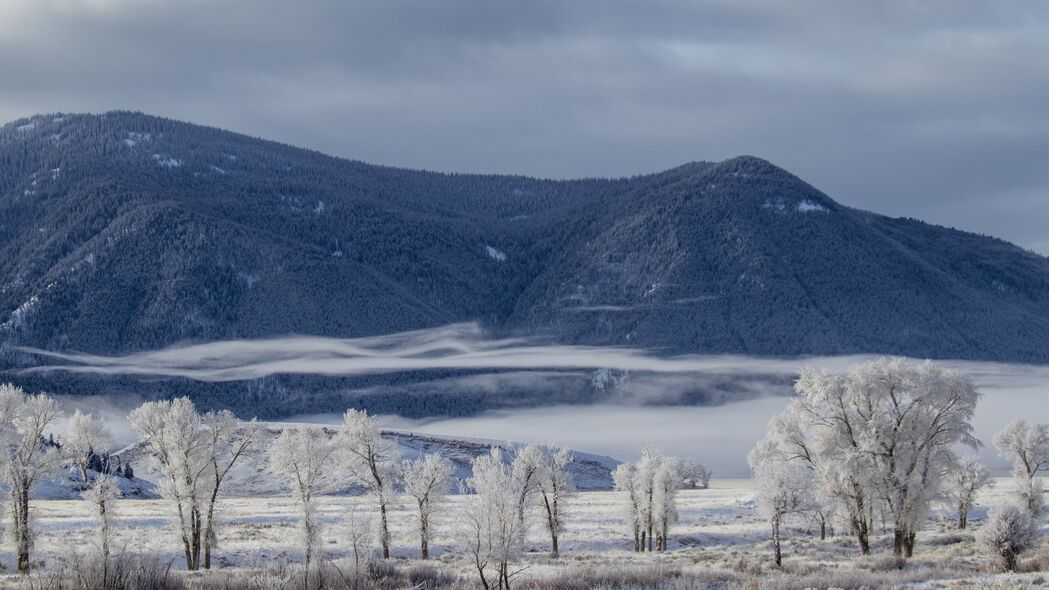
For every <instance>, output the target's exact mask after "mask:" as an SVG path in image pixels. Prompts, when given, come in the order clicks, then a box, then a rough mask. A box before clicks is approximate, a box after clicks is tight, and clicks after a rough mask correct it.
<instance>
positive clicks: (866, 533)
mask: <svg viewBox="0 0 1049 590" xmlns="http://www.w3.org/2000/svg"><path fill="white" fill-rule="evenodd" d="M853 526H854V527H855V528H856V541H857V542H858V543H859V545H860V553H862V554H863V555H870V554H871V541H870V528H869V525H868V524H867V522H866V521H864V520H859V521H856V522H854V523H853Z"/></svg>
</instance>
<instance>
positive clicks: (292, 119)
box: [0, 0, 1049, 254]
mask: <svg viewBox="0 0 1049 590" xmlns="http://www.w3.org/2000/svg"><path fill="white" fill-rule="evenodd" d="M1047 56H1049V2H1042V1H1039V0H1029V1H1026V2H1009V1H1001V0H996V1H994V2H964V1H961V0H954V1H948V2H942V3H941V2H934V1H925V2H911V1H906V2H904V1H899V2H866V1H865V2H854V3H850V2H844V1H831V0H828V1H826V2H805V1H792V2H781V1H768V2H757V1H740V0H725V1H723V2H697V1H694V0H693V1H685V0H682V1H659V0H646V1H644V2H619V1H615V0H600V1H598V0H594V1H588V0H570V1H569V0H563V1H548V0H529V1H526V2H519V1H505V2H504V1H498V0H476V1H461V2H441V1H436V0H419V1H417V2H402V1H400V0H377V1H375V2H370V3H363V2H356V1H351V0H296V1H289V0H0V119H2V120H4V121H8V120H13V119H16V118H19V117H22V116H26V115H30V114H34V113H39V112H54V111H66V112H81V111H90V112H99V111H105V110H112V109H134V110H141V111H145V112H148V113H151V114H157V115H164V116H169V117H174V118H178V119H184V120H189V121H193V122H197V123H205V124H209V125H216V126H219V127H224V128H228V129H231V130H234V131H239V132H244V133H249V134H252V135H258V136H262V137H266V138H269V139H276V140H279V141H283V142H287V143H292V144H295V145H299V146H304V147H310V148H315V149H319V150H322V151H325V152H328V153H331V154H334V155H339V156H346V157H352V158H357V159H362V160H365V161H370V162H375V163H382V164H391V165H398V166H408V167H421V168H429V169H437V170H447V171H476V172H512V173H523V174H530V175H540V176H551V177H577V176H622V175H628V174H634V173H639V172H651V171H657V170H661V169H665V168H670V167H672V166H675V165H678V164H681V163H684V162H688V161H694V160H720V159H724V158H727V157H731V156H734V155H739V154H752V155H756V156H760V157H763V158H766V159H768V160H771V161H773V162H774V163H776V164H778V165H780V166H783V167H784V168H787V169H788V170H790V171H792V172H794V173H796V174H798V175H799V176H801V177H802V178H804V179H806V180H808V181H809V182H811V183H812V184H814V185H816V186H817V187H818V188H820V189H822V190H824V191H825V192H827V193H828V194H830V195H831V196H832V197H834V198H835V199H837V200H838V201H840V202H843V203H846V204H848V205H853V206H858V207H862V208H865V209H871V210H874V211H878V212H881V213H886V214H890V215H907V216H913V217H919V218H922V219H925V220H928V221H932V222H935V223H940V224H944V225H952V226H955V227H960V228H964V229H969V230H974V231H978V232H981V233H987V234H993V235H998V236H1001V237H1004V238H1007V239H1009V240H1011V241H1014V242H1016V243H1018V244H1020V245H1022V246H1025V247H1028V248H1032V249H1035V250H1038V251H1040V252H1042V253H1047V254H1049V57H1047Z"/></svg>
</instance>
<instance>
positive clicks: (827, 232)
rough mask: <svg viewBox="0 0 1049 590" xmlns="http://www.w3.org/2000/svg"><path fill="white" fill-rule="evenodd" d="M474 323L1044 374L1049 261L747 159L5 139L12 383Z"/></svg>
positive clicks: (111, 138) (164, 127) (177, 131)
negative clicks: (462, 168) (165, 353)
mask: <svg viewBox="0 0 1049 590" xmlns="http://www.w3.org/2000/svg"><path fill="white" fill-rule="evenodd" d="M348 132H352V130H348ZM871 173H872V174H875V173H879V172H876V171H874V170H872V172H871ZM463 321H479V322H481V323H482V325H484V326H485V327H486V328H487V329H489V330H490V331H491V332H492V334H494V335H538V336H541V337H543V338H545V339H548V340H552V341H557V342H562V343H575V344H591V345H629V346H632V347H640V348H649V349H652V350H655V351H657V352H658V353H661V354H684V353H737V354H748V355H761V356H767V355H773V356H793V355H805V354H844V353H864V352H873V353H895V354H903V355H909V356H915V357H931V358H959V359H983V360H1000V361H1032V362H1044V361H1049V259H1046V258H1045V257H1042V256H1039V255H1036V254H1033V253H1031V252H1027V251H1024V250H1022V249H1021V248H1018V247H1016V246H1014V245H1011V244H1009V243H1006V242H1003V241H1001V240H997V239H994V238H989V237H984V236H978V235H974V234H969V233H965V232H960V231H956V230H951V229H945V228H942V227H937V226H933V225H928V224H925V223H922V222H919V221H914V220H905V219H890V218H886V217H883V216H880V215H876V214H873V213H867V212H864V211H858V210H855V209H850V208H847V207H843V206H841V205H839V204H838V203H836V202H834V201H833V200H832V199H830V198H829V197H828V196H827V195H825V194H823V193H821V192H820V191H818V190H817V189H815V188H813V187H812V186H810V185H808V184H806V183H805V182H803V181H802V180H800V179H798V178H797V177H795V176H793V175H791V174H790V173H788V172H786V171H784V170H782V169H780V168H777V167H775V166H773V165H772V164H769V163H768V162H765V161H763V160H760V159H757V158H752V157H739V158H734V159H731V160H727V161H724V162H720V163H702V162H701V163H693V164H687V165H685V166H680V167H678V168H674V169H671V170H668V171H666V172H662V173H658V174H651V175H647V176H639V177H633V178H624V179H616V180H604V179H588V180H575V181H549V180H538V179H532V178H524V177H518V176H493V175H456V174H438V173H431V172H421V171H412V170H402V169H396V168H388V167H382V166H373V165H369V164H365V163H362V162H357V161H349V160H342V159H338V158H332V157H328V156H325V155H322V154H319V153H317V152H313V151H308V150H303V149H298V148H292V147H289V146H285V145H281V144H277V143H273V142H268V141H263V140H260V139H254V138H250V137H245V136H242V135H237V134H234V133H230V132H226V131H221V130H217V129H212V128H207V127H199V126H195V125H191V124H187V123H180V122H175V121H170V120H167V119H161V118H156V117H150V116H145V115H141V114H134V113H109V114H106V115H99V116H95V115H49V116H37V117H33V118H31V119H25V120H20V121H16V122H14V123H10V124H7V125H5V126H3V127H2V128H0V358H2V360H0V366H2V367H7V368H8V369H14V368H17V367H20V366H25V365H26V364H30V363H37V362H39V359H36V358H31V357H26V356H25V355H21V354H15V353H13V352H12V351H11V347H12V346H15V345H27V346H34V347H40V348H45V349H51V350H79V351H86V352H91V353H99V354H113V353H122V352H130V351H137V350H143V349H149V348H157V347H164V346H169V345H172V344H178V343H185V342H201V341H207V340H216V339H229V338H256V337H265V336H275V335H285V334H290V333H299V334H315V335H327V336H347V337H348V336H365V335H376V334H385V333H390V332H396V331H401V330H409V329H416V328H426V327H433V326H440V325H445V324H449V323H454V322H463ZM4 351H6V352H4ZM393 379H398V378H393ZM399 379H405V380H407V381H411V380H412V379H413V377H400V378H399ZM300 381H302V380H300ZM78 383H80V384H79V385H75V384H71V383H69V384H63V383H61V382H49V384H50V385H52V386H54V387H57V388H58V389H65V390H67V391H70V392H72V391H74V390H76V389H77V388H78V387H82V386H83V383H81V382H78ZM86 383H87V384H88V385H89V386H91V387H95V386H97V385H98V384H97V383H96V382H94V381H88V382H86ZM135 383H137V382H135ZM135 383H116V384H114V385H113V387H115V388H116V389H118V390H124V389H133V388H134V387H135V386H136V385H135ZM296 383H299V382H297V381H295V380H280V379H278V380H276V381H269V382H265V383H252V384H246V385H245V384H240V385H237V386H231V387H234V388H239V391H241V392H244V391H247V390H249V389H250V390H252V391H270V392H280V395H291V396H294V395H296V394H297V392H298V391H299V390H300V389H302V388H307V389H308V387H307V386H305V385H296ZM372 385H375V383H371V382H360V383H349V384H340V385H339V386H340V387H343V388H347V387H349V388H354V387H364V386H372ZM183 386H186V384H185V383H181V382H179V383H177V387H179V388H181V387H183ZM148 387H150V388H154V389H165V388H167V389H173V388H175V387H174V386H169V385H157V384H156V383H155V382H152V383H150V384H149V386H148ZM187 387H189V388H191V389H193V388H198V389H199V390H200V391H203V390H204V389H206V387H212V386H204V385H189V386H187ZM311 387H312V386H311ZM223 391H225V390H223Z"/></svg>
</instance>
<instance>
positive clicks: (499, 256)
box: [484, 244, 506, 262]
mask: <svg viewBox="0 0 1049 590" xmlns="http://www.w3.org/2000/svg"><path fill="white" fill-rule="evenodd" d="M484 249H485V251H486V252H488V256H489V257H491V258H493V259H495V260H498V261H499V262H506V254H505V253H504V252H501V251H499V250H496V249H495V248H493V247H491V246H489V245H488V244H485V245H484Z"/></svg>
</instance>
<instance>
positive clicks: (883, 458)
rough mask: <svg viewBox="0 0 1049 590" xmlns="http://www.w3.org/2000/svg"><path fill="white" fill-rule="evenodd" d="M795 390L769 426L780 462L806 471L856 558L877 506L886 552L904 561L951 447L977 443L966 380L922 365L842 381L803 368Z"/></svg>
mask: <svg viewBox="0 0 1049 590" xmlns="http://www.w3.org/2000/svg"><path fill="white" fill-rule="evenodd" d="M795 389H796V391H797V392H798V395H799V399H798V400H796V401H795V402H793V403H792V404H791V406H790V407H789V408H788V410H787V411H786V412H785V413H784V414H783V415H782V416H781V417H780V419H778V421H774V423H773V425H772V426H771V429H772V430H774V431H776V432H774V434H775V435H776V436H777V437H779V438H778V441H779V442H780V443H781V444H782V446H783V447H784V449H785V450H786V452H787V454H788V457H789V458H790V459H791V460H799V461H804V462H808V463H810V464H811V465H812V466H813V467H814V469H815V472H816V473H817V474H818V475H819V478H820V482H821V484H822V487H823V492H824V494H825V495H826V496H827V497H829V498H831V499H832V501H833V503H834V504H835V505H836V506H839V507H841V508H842V509H843V510H844V511H845V512H846V514H847V516H848V519H849V523H850V525H851V527H852V530H853V532H854V534H855V535H856V537H857V540H858V542H859V545H860V550H861V551H862V552H863V553H864V554H867V553H869V552H870V540H869V539H870V531H871V526H872V521H873V513H874V510H875V506H877V507H878V508H879V509H880V510H881V511H882V512H883V514H884V515H886V516H887V517H888V518H891V519H892V525H893V549H894V552H895V553H896V554H897V555H902V556H906V557H910V555H911V554H912V552H913V550H914V539H915V533H916V531H917V528H918V527H919V526H920V524H921V523H922V522H923V521H924V519H925V517H926V515H927V514H928V510H929V505H930V503H931V502H932V501H933V500H935V499H936V498H938V497H939V496H941V495H942V491H943V476H944V475H945V474H946V473H947V471H948V470H949V468H950V466H951V465H953V464H954V462H955V455H954V451H953V448H954V447H955V446H956V445H958V444H964V445H968V446H970V447H973V448H975V447H976V446H978V444H979V442H978V441H977V440H976V439H975V438H974V437H973V436H972V425H971V424H970V422H969V421H970V420H971V418H972V415H973V412H974V410H975V407H976V401H977V399H978V398H979V394H978V393H977V392H976V390H975V388H974V387H973V385H972V382H971V381H970V380H969V379H968V378H967V377H965V376H964V375H961V374H959V373H956V372H954V371H949V370H944V369H941V368H939V367H936V366H935V365H933V364H932V363H929V362H926V363H922V364H918V365H914V364H910V363H908V362H906V361H904V360H902V359H895V358H882V359H878V360H875V361H871V362H868V363H863V364H861V365H857V366H855V367H853V368H852V369H850V370H849V371H848V372H846V373H840V374H832V373H826V372H821V371H817V370H813V369H806V370H804V371H802V373H801V376H800V378H799V379H798V381H797V383H796V385H795Z"/></svg>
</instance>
